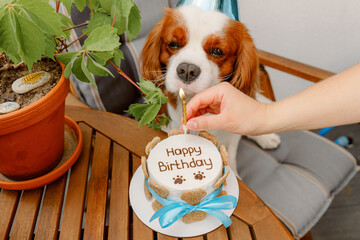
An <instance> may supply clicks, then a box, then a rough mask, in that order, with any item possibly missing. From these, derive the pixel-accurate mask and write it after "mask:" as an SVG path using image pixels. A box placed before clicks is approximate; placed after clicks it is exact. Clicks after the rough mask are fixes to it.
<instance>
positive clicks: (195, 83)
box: [141, 6, 280, 175]
mask: <svg viewBox="0 0 360 240" xmlns="http://www.w3.org/2000/svg"><path fill="white" fill-rule="evenodd" d="M141 61H142V76H143V78H144V79H147V80H151V81H153V82H154V83H155V84H156V85H157V86H158V87H160V88H161V89H162V90H163V92H164V94H165V95H166V96H167V97H168V98H169V103H167V106H166V109H162V110H163V111H165V112H167V113H168V114H169V115H170V117H171V119H172V121H171V122H170V124H169V127H168V129H171V128H179V126H180V120H181V116H182V115H181V114H182V105H181V101H180V98H179V95H178V92H179V88H182V89H183V90H184V92H185V94H186V98H187V99H186V100H187V101H189V100H190V98H191V97H192V96H194V95H195V94H196V93H198V92H201V91H203V90H205V89H206V88H209V87H211V86H214V85H216V84H218V83H220V82H221V81H228V82H229V83H230V84H232V85H233V86H234V87H236V88H237V89H239V91H242V92H243V93H245V94H247V95H248V96H250V97H253V98H255V97H256V98H258V94H257V93H258V92H259V61H258V57H257V51H256V47H255V45H254V43H253V41H252V38H251V36H250V35H249V33H248V31H247V29H246V27H245V26H244V25H243V24H242V23H240V22H238V21H235V20H232V19H230V18H229V17H228V16H227V15H225V14H223V13H220V12H215V11H204V10H201V9H200V8H197V7H194V6H182V7H179V8H177V9H166V11H165V14H164V17H163V18H162V20H160V22H159V23H158V24H157V25H156V26H155V28H154V29H153V30H152V31H151V32H150V34H149V36H148V37H147V39H146V43H145V45H144V48H143V50H142V52H141ZM234 104H236V103H234ZM168 129H164V130H165V131H167V130H168ZM209 132H211V133H212V134H214V135H215V136H216V137H217V138H218V140H219V143H220V144H224V145H225V146H226V148H227V150H228V152H229V156H230V159H229V165H230V167H231V168H232V169H233V170H234V171H235V173H236V174H237V173H238V172H237V167H236V152H237V147H238V142H239V140H240V138H241V136H240V135H238V134H234V133H229V132H226V131H223V130H212V131H209ZM249 138H251V139H253V140H254V141H255V142H257V143H258V144H259V145H260V146H261V147H262V148H265V149H269V148H276V147H277V146H278V145H279V144H280V138H279V136H278V135H276V134H268V135H262V136H249ZM237 175H238V174H237Z"/></svg>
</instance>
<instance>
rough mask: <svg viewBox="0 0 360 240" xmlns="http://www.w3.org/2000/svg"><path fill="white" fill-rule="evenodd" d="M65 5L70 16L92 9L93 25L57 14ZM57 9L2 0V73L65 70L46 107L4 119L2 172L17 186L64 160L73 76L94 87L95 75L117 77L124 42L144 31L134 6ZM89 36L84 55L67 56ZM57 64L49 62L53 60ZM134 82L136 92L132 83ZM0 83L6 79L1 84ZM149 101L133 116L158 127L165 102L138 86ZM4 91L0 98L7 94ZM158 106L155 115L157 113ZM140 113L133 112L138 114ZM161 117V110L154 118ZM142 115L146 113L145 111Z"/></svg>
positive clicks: (95, 0)
mask: <svg viewBox="0 0 360 240" xmlns="http://www.w3.org/2000/svg"><path fill="white" fill-rule="evenodd" d="M60 2H62V3H63V4H64V5H65V6H66V8H67V9H68V11H69V12H70V11H71V7H76V8H78V9H79V10H80V11H82V10H83V9H84V7H85V6H88V7H89V8H90V9H91V16H90V20H89V21H87V22H86V23H84V24H80V25H77V26H74V25H73V23H72V22H71V20H70V19H69V18H68V17H66V16H65V15H63V14H61V13H59V6H60ZM55 3H56V10H55V9H54V8H52V6H51V5H50V4H49V1H48V0H0V60H2V61H5V60H6V61H7V62H6V64H4V66H2V67H1V66H0V73H1V71H4V69H5V70H6V69H11V70H14V69H16V71H18V70H19V71H20V69H22V71H24V69H25V70H26V69H27V70H28V71H29V72H31V71H33V72H34V69H33V66H34V64H35V65H36V64H37V62H38V61H49V59H52V60H53V61H55V60H57V61H58V62H59V64H61V66H62V74H61V78H60V80H59V81H58V82H57V84H56V85H55V87H54V88H53V89H52V90H51V91H50V92H49V93H47V94H46V95H45V96H44V97H42V98H41V99H40V100H38V101H36V102H34V103H32V104H30V105H29V106H26V107H24V108H21V109H19V110H16V111H14V112H11V113H7V114H3V115H0V173H2V174H3V175H5V176H7V177H9V178H12V179H17V180H18V179H29V178H33V177H36V176H39V175H42V174H44V173H46V172H48V171H49V170H50V169H51V168H53V167H54V166H55V165H56V164H57V163H58V161H59V160H60V159H61V156H62V152H63V143H64V108H65V104H64V101H65V98H66V95H67V93H68V91H69V81H68V80H67V79H68V78H69V76H70V75H71V74H74V75H75V76H76V77H77V78H78V79H79V80H81V81H85V82H89V83H91V84H93V85H94V86H95V87H96V83H95V80H94V79H93V76H92V74H93V75H98V76H107V75H109V74H110V75H112V76H113V74H112V73H111V72H110V71H109V70H108V69H107V68H106V66H107V65H108V64H112V65H113V66H114V67H115V68H116V69H117V71H118V72H119V74H122V75H124V73H123V72H122V71H121V70H120V68H119V67H118V66H120V62H121V60H122V59H123V54H122V52H121V51H120V49H119V46H120V42H119V35H120V34H122V33H124V32H126V33H127V36H128V37H129V38H130V39H131V38H134V37H135V36H136V35H137V34H138V32H139V29H140V25H141V24H140V11H139V9H138V8H137V6H136V5H135V4H134V2H133V1H132V0H122V1H117V0H61V1H59V0H57V1H56V2H55ZM84 25H87V28H86V30H84V34H83V35H82V36H80V37H79V38H78V39H76V40H74V41H73V42H70V41H69V30H71V29H73V28H76V27H79V26H84ZM84 36H87V38H86V40H85V41H84V44H83V47H82V49H81V51H77V52H69V46H71V45H72V44H73V43H74V42H75V41H78V40H79V39H80V38H82V37H84ZM49 62H51V60H50V61H49ZM125 78H127V79H128V80H129V81H131V82H132V83H133V84H134V85H136V84H135V83H134V82H133V81H132V80H131V79H129V78H128V77H127V76H125ZM0 80H1V79H0ZM136 86H137V87H138V88H139V89H140V88H141V91H142V92H143V93H144V94H148V93H149V92H151V91H152V92H154V91H155V92H156V94H149V97H147V102H148V103H150V104H148V105H147V106H146V107H145V108H144V107H139V106H138V105H135V106H133V107H132V109H133V111H132V112H135V115H136V116H135V117H137V118H140V117H142V116H144V115H145V117H144V119H145V120H144V121H143V122H141V124H144V123H145V124H148V123H150V125H152V126H154V127H157V128H158V124H159V122H160V124H162V123H164V122H166V118H161V119H160V120H154V119H155V117H156V115H157V112H158V109H160V107H158V106H161V104H163V103H164V102H165V101H166V99H164V96H163V95H162V93H161V91H160V92H159V90H158V89H156V88H154V86H153V85H152V84H151V83H150V82H145V81H141V83H140V87H139V86H138V85H136ZM1 93H2V92H0V94H1ZM154 106H155V108H154ZM134 109H135V110H134ZM156 110H157V111H156ZM139 111H140V112H139Z"/></svg>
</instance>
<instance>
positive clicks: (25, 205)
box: [10, 188, 43, 240]
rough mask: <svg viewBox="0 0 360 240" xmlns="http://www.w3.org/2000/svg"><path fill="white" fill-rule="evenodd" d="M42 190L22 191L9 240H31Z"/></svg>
mask: <svg viewBox="0 0 360 240" xmlns="http://www.w3.org/2000/svg"><path fill="white" fill-rule="evenodd" d="M42 194H43V188H37V189H34V190H29V191H24V192H23V194H22V196H21V199H20V203H19V206H18V209H17V212H16V216H15V220H14V224H13V226H12V229H11V235H10V237H11V239H21V240H23V239H24V240H25V239H32V237H33V234H34V228H35V224H36V219H37V216H38V212H39V206H40V202H41V197H42Z"/></svg>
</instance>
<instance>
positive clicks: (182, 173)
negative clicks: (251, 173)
mask: <svg viewBox="0 0 360 240" xmlns="http://www.w3.org/2000/svg"><path fill="white" fill-rule="evenodd" d="M168 135H169V136H168V138H166V139H164V140H163V141H160V138H159V137H155V138H154V139H153V140H152V141H151V142H149V143H148V145H147V146H146V149H145V152H146V154H147V157H142V158H141V163H142V169H143V172H144V175H145V178H146V180H145V182H146V183H147V184H144V191H145V195H146V198H147V199H148V200H151V199H152V194H151V193H150V191H149V189H148V188H151V189H152V190H153V191H154V192H155V193H156V194H157V195H159V196H160V197H161V198H164V199H169V200H174V201H178V202H185V203H187V204H190V205H196V204H199V203H200V202H201V201H202V199H204V198H206V196H208V195H209V194H211V193H213V192H214V191H216V190H218V189H219V188H220V187H221V186H222V185H223V183H224V182H225V180H226V177H227V176H228V174H229V171H227V172H224V166H226V165H227V164H228V153H227V151H226V149H225V147H224V146H223V145H221V146H220V151H219V150H218V148H217V139H216V137H215V136H213V135H211V134H210V133H208V132H200V133H199V136H197V135H192V134H184V132H183V131H181V130H179V129H173V130H171V131H170V132H169V134H168ZM219 191H220V190H219ZM221 195H226V192H225V191H222V192H221V193H220V195H219V196H221ZM152 207H153V209H154V211H158V210H159V209H160V208H162V207H163V206H162V204H161V203H159V202H158V201H157V200H154V201H153V203H152ZM205 217H206V213H205V212H203V211H193V212H190V213H189V214H186V215H185V216H183V217H182V220H183V222H185V223H192V222H195V221H200V220H202V219H204V218H205Z"/></svg>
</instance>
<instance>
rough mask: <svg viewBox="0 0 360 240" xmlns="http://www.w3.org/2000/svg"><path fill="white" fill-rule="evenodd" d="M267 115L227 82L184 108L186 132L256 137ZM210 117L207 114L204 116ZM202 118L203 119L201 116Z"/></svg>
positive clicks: (254, 101) (201, 95)
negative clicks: (204, 131) (226, 133)
mask: <svg viewBox="0 0 360 240" xmlns="http://www.w3.org/2000/svg"><path fill="white" fill-rule="evenodd" d="M266 111H267V104H263V103H260V102H258V101H256V100H255V99H253V98H250V97H249V96H247V95H245V94H244V93H242V92H240V91H239V90H238V89H236V88H234V87H233V86H232V85H231V84H229V83H227V82H223V83H220V84H218V85H216V86H214V87H211V88H209V89H206V90H204V91H202V92H200V93H198V94H196V95H195V96H194V97H193V98H192V99H191V100H190V102H189V103H188V104H187V111H186V113H187V118H188V119H189V120H188V122H187V125H186V127H187V128H188V129H190V130H194V131H199V130H208V129H223V130H226V131H229V132H235V133H239V134H251V135H258V134H260V133H261V131H259V129H261V125H262V122H263V121H264V117H265V115H266ZM206 113H210V114H206ZM204 114H206V115H204Z"/></svg>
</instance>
